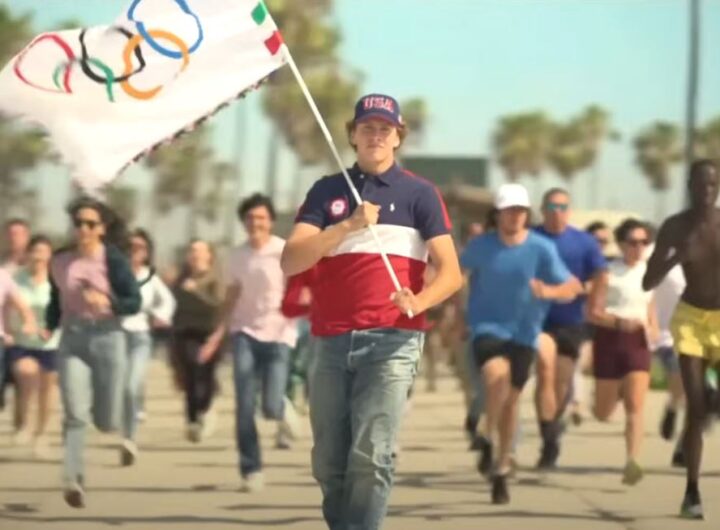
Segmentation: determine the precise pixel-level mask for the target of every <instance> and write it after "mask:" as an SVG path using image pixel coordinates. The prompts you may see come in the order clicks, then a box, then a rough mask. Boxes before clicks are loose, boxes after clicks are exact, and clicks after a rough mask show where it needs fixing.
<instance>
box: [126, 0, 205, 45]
mask: <svg viewBox="0 0 720 530" xmlns="http://www.w3.org/2000/svg"><path fill="white" fill-rule="evenodd" d="M142 1H143V0H133V3H132V5H131V6H130V9H128V13H127V17H128V20H130V22H134V23H135V26H136V27H137V30H138V33H139V34H140V35H142V37H143V38H144V39H145V42H147V43H148V45H149V46H150V47H151V48H152V49H153V50H155V51H156V52H158V53H160V54H162V55H164V56H165V57H170V58H172V59H182V58H183V53H182V52H179V51H176V50H171V49H169V48H166V47H165V46H163V45H162V44H160V43H159V42H158V41H156V40H155V39H154V38H153V36H152V35H151V34H150V32H149V31H148V30H147V29H146V28H145V24H144V23H143V22H140V21H138V20H136V19H135V10H136V9H137V8H138V6H139V5H140V4H141V3H142ZM175 3H176V4H177V5H178V7H180V9H182V11H183V12H185V13H186V14H188V15H190V16H191V17H193V18H194V19H195V24H196V25H197V30H198V38H197V40H196V41H195V43H194V44H193V45H192V46H190V48H189V51H190V53H194V52H195V51H196V50H197V49H198V48H199V47H200V44H202V42H203V40H204V39H205V33H204V32H203V27H202V23H201V22H200V17H198V16H197V14H195V13H194V12H193V11H192V10H191V9H190V6H189V5H188V3H187V1H186V0H175Z"/></svg>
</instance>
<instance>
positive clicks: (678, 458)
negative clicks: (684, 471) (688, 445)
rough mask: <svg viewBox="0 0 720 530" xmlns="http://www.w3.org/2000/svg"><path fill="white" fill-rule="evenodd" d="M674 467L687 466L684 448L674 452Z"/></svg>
mask: <svg viewBox="0 0 720 530" xmlns="http://www.w3.org/2000/svg"><path fill="white" fill-rule="evenodd" d="M672 467H682V468H684V467H686V464H685V453H683V451H682V449H680V450H677V451H675V452H674V453H673V456H672Z"/></svg>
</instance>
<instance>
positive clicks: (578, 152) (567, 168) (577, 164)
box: [548, 119, 595, 182]
mask: <svg viewBox="0 0 720 530" xmlns="http://www.w3.org/2000/svg"><path fill="white" fill-rule="evenodd" d="M584 126H585V123H584V122H583V121H582V120H580V119H574V120H571V121H570V122H569V123H567V124H556V125H555V127H554V131H553V133H554V134H553V140H552V147H551V149H550V152H549V154H548V162H549V164H550V166H552V168H553V169H554V170H555V171H556V172H557V173H558V174H559V175H560V177H561V178H563V179H564V180H565V181H567V182H571V181H572V180H573V179H574V177H575V176H576V175H577V174H578V173H579V172H580V171H582V170H583V169H586V168H588V167H590V165H591V164H592V162H593V159H594V157H595V151H593V149H592V147H591V146H590V144H589V142H588V141H587V136H586V134H585V130H584Z"/></svg>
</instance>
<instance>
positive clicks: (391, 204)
mask: <svg viewBox="0 0 720 530" xmlns="http://www.w3.org/2000/svg"><path fill="white" fill-rule="evenodd" d="M390 211H391V212H394V211H395V203H394V202H391V203H390Z"/></svg>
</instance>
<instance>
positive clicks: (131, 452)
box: [120, 439, 138, 467]
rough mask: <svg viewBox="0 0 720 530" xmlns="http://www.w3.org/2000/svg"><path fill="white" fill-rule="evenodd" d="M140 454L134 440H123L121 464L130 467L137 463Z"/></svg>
mask: <svg viewBox="0 0 720 530" xmlns="http://www.w3.org/2000/svg"><path fill="white" fill-rule="evenodd" d="M137 455H138V447H137V444H136V443H135V442H133V441H132V440H127V439H126V440H123V441H122V445H121V446H120V465H121V466H122V467H130V466H132V465H134V464H135V460H136V459H137Z"/></svg>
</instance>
